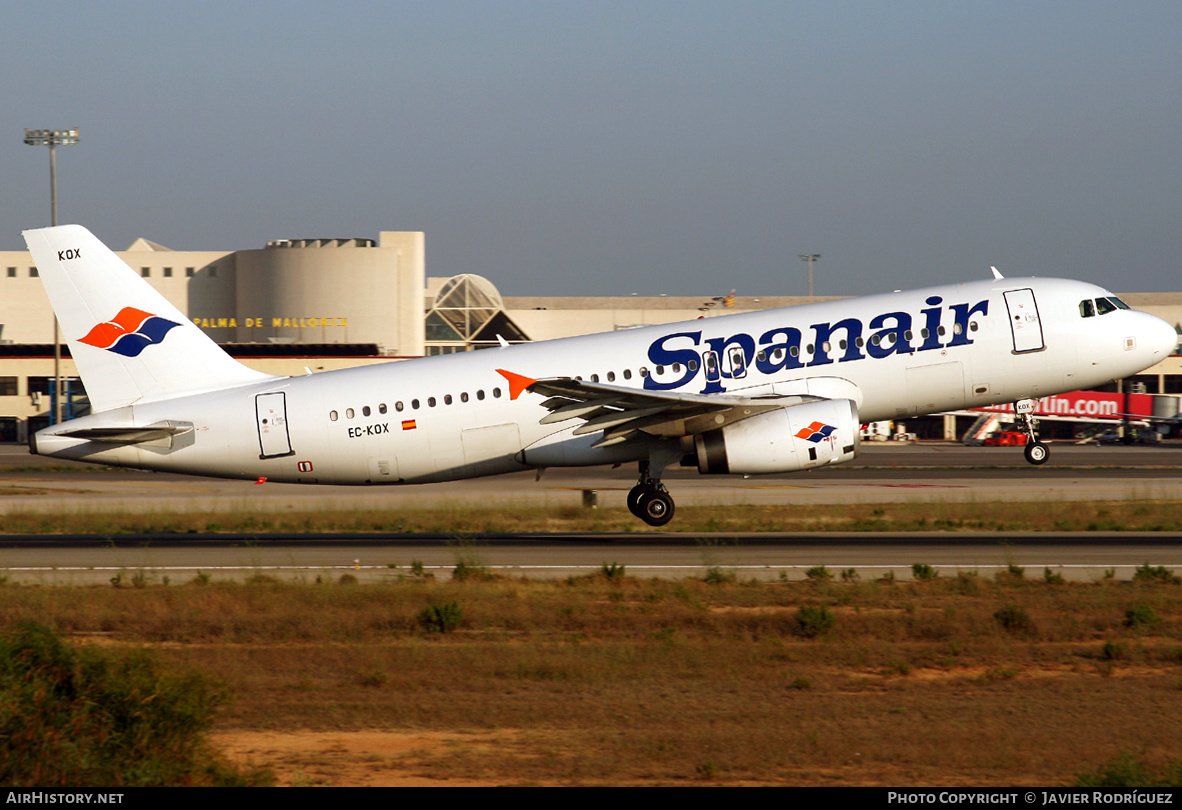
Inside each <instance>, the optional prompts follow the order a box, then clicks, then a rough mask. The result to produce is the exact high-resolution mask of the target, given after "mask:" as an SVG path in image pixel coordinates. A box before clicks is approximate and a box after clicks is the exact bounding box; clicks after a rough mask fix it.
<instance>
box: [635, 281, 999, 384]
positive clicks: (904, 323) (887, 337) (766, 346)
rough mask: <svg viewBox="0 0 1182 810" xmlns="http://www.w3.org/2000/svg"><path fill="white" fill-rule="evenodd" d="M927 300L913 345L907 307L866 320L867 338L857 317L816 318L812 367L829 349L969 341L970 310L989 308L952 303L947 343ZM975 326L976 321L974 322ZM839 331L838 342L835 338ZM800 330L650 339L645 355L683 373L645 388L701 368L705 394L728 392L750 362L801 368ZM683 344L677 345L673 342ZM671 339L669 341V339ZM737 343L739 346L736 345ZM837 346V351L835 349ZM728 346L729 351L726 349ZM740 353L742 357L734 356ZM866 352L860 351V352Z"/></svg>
mask: <svg viewBox="0 0 1182 810" xmlns="http://www.w3.org/2000/svg"><path fill="white" fill-rule="evenodd" d="M924 303H925V304H926V305H927V307H926V308H925V309H921V310H920V313H921V315H922V316H923V331H922V332H921V333H920V335H919V339H920V340H921V341H922V343H919V345H918V348H916V342H915V339H916V335H914V334H913V333H912V316H911V314H910V313H907V312H884V313H883V314H881V315H876V316H875V317H874V318H872V319H871V320H870V323H869V325H868V326H867V327H865V329H866V330H867V331H869V332H870V337H869V339H867V340H865V341H863V339H862V333H863V330H864V327H863V323H862V321H861V320H859V319H857V318H845V319H843V320H840V321H836V322H834V323H815V324H812V325H811V326H810V327H809V328H810V329H812V330H813V335H814V338H815V344H810V345H809V351H810V353H811V354H812V358H811V360H810V362H809V363H808V364H807V365H808V366H809V367H812V366H824V365H830V364H832V363H833V362H834V358H833V357H831V356H830V355H831V354H834V355H835V354H836V352H837V351H840V352H841V355H840V356H839V357H837V362H839V363H848V362H851V361H854V360H864V359H866V357H867V356H869V357H871V358H874V359H882V358H885V357H890V356H891V355H893V354H910V353H912V352H915V351H921V352H923V351H931V350H933V349H940V348H948V347H952V346H967V345H969V344H971V343H972V342H973V340H972V338H971V337H970V336H969V333H970V332H971V331H974V330H973V329H972V328H970V323H973V322H972V321H971V319H972V317H973V316H974V315H981V316H986V315H988V313H989V300H988V299H985V300H982V301H978V302H977V303H976V304H972V305H970V304H968V303H963V304H951V305H948V307H947V310H949V311H951V312H952V315H953V324H952V334H951V336H950V338H951V339H950V340H949V341H948V342H947V343H942V342H941V341H942V338H944V337H946V336H947V335H946V334H945V335H942V334H941V333H940V330H941V329H942V328H943V327H942V326H941V323H940V322H941V319H942V317H943V314H944V312H945V307H943V306H942V304H943V299H942V298H940V296H937V295H933V296H929V297H928V298H927V299H925V301H924ZM974 325H975V323H974ZM837 335H843V338H842V339H841V340H839V341H836V347H835V346H834V342H835V341H834V337H835V336H837ZM802 339H803V336H802V334H801V330H800V329H798V328H796V327H794V326H777V327H776V328H774V329H769V330H768V331H766V332H764V333H763V334H762V335H760V336H759V340H758V342H757V341H756V340H755V339H754V338H753V337H752V336H751V335H748V334H746V333H743V332H740V333H738V334H734V335H730V336H729V337H711V338H707V339H706V340H705V346H704V347H703V348H702V349H701V354H699V348H698V347H700V346H702V344H703V341H702V332H701V331H697V332H676V333H674V334H671V335H665V336H664V337H660V338H658V339H656V340H654V341H653V342H652V343H651V344H650V345H649V349H648V359H649V361H651V362H652V363H653V364H654V365H657V366H666V367H678V366H679V365H680V367H682V368H684V369H685V372H684V373H683V374H682V375H681V376H680V378H679V379H677V380H674V381H672V382H662V381H659V380H657V379H655V378H654V376H653V375H651V374H650V375H648V376H646V377H645V380H644V387H645V388H646V389H648V390H650V391H668V390H672V389H675V388H681V387H682V386H684V385H686V384H687V383H689V382H690V381H691V380H693V379H694V378H695V377H697V375H698V372H699V371H701V372H702V376H703V378H704V380H705V385H704V387H703V388H702V391H701V393H703V394H716V393H722V392H723V391H726V390H727V389H726V387H725V386H724V385H723V380H724V379H737V378H740V377H743V376H745V374H746V370H747V368H748V367H749V366H750V365H752V364H754V366H755V368H756V369H758V370H759V372H760V373H761V374H766V375H774V374H776V373H778V372H780V371H784V370H792V369H799V368H804V367H805V365H806V364H805V363H804V362H803V361H802V360H801V359H800V353H801V342H802ZM678 342H680V343H681V346H680V347H678V346H677V343H678ZM671 343H672V344H673V346H670V345H669V344H671ZM736 347H737V350H736ZM835 348H836V351H835ZM728 350H729V353H728ZM740 352H741V354H742V357H741V358H740V357H738V356H737V355H738V354H739V353H740ZM863 352H864V353H863Z"/></svg>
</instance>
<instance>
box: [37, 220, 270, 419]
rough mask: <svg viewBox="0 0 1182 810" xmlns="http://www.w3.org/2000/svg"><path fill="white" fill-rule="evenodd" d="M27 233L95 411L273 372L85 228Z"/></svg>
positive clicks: (251, 379) (262, 377) (256, 378)
mask: <svg viewBox="0 0 1182 810" xmlns="http://www.w3.org/2000/svg"><path fill="white" fill-rule="evenodd" d="M24 237H25V242H26V244H28V246H29V251H30V252H31V253H32V255H33V261H34V262H35V263H36V265H37V269H38V271H39V272H40V275H41V280H42V282H43V283H44V285H45V289H46V292H47V293H48V294H49V300H50V303H51V304H52V305H53V309H54V312H56V313H57V317H58V321H59V322H60V324H61V330H62V335H63V336H64V338H65V340H66V342H67V343H68V345H69V347H70V353H71V354H72V355H73V357H74V362H75V364H76V365H77V367H78V373H79V375H81V377H82V383H83V385H85V387H86V392H87V395H88V396H89V397H90V402H91V406H92V408H93V409H94V410H95V411H106V410H110V409H112V408H118V407H122V406H125V405H131V404H133V403H137V402H152V401H157V400H162V399H171V398H172V397H176V396H182V395H186V394H195V393H200V392H202V391H211V390H215V389H219V388H228V387H231V386H237V385H245V384H248V383H252V382H259V381H262V380H266V379H271V377H270V375H267V374H263V373H262V372H258V371H254V370H253V369H249V368H247V367H246V366H244V365H242V364H241V363H239V362H238V361H236V360H234V359H233V358H232V357H230V356H229V355H228V354H226V353H225V352H224V351H222V349H221V348H220V347H219V346H218V345H217V344H216V343H214V342H213V340H212V339H210V337H209V336H208V335H206V334H205V333H204V332H202V331H201V330H200V329H198V328H197V326H195V325H194V324H193V322H192V321H190V320H189V319H188V318H187V317H185V315H183V314H182V313H181V312H180V310H178V309H177V308H176V307H174V306H173V305H172V304H171V303H169V302H168V300H167V299H165V297H164V296H163V295H161V294H160V293H159V292H157V291H156V290H155V289H154V288H153V287H152V286H151V285H150V284H149V283H148V282H147V281H145V280H144V279H143V278H141V277H140V276H139V275H138V274H137V273H136V272H135V271H134V270H132V269H131V268H130V267H128V266H127V264H126V263H124V262H123V261H122V260H120V258H119V257H118V256H116V255H115V254H114V253H112V252H111V251H110V250H109V249H108V248H107V247H106V246H105V245H104V244H103V243H102V242H100V241H99V240H98V239H97V238H96V237H95V236H94V234H92V233H91V232H90V231H88V230H87V229H86V228H83V227H82V226H80V225H61V226H58V227H55V228H39V229H36V230H29V231H25V232H24Z"/></svg>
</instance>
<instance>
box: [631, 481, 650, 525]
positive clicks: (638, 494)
mask: <svg viewBox="0 0 1182 810" xmlns="http://www.w3.org/2000/svg"><path fill="white" fill-rule="evenodd" d="M646 492H648V487H646V486H645V485H644V484H637V485H636V486H634V487H632V489H631V490H629V491H628V511H629V512H631V513H632V514H633V515H635V516H636V517H638V518H643V517H644V516H643V515H641V514H640V499H641V498H643V497H644V493H646Z"/></svg>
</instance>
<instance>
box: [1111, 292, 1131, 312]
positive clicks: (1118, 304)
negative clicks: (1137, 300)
mask: <svg viewBox="0 0 1182 810" xmlns="http://www.w3.org/2000/svg"><path fill="white" fill-rule="evenodd" d="M1108 300H1109V301H1111V302H1112V303H1114V304H1116V308H1117V309H1128V308H1129V305H1128V304H1126V303H1125V302H1124V301H1122V300H1120V299H1119V298H1117V297H1116V296H1115V295H1110V296H1108Z"/></svg>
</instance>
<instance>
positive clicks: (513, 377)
mask: <svg viewBox="0 0 1182 810" xmlns="http://www.w3.org/2000/svg"><path fill="white" fill-rule="evenodd" d="M497 374H500V375H501V376H502V377H504V378H505V379H506V380H507V381H508V382H509V399H517V398H518V397H519V396H521V392H522V391H524V390H525V389H527V388H529V387H530V386H531V385H533V384H534V383H536V382H537V380H535V379H532V378H530V377H523V376H522V375H520V374H514V373H513V372H512V371H505V369H503V368H498V369H497Z"/></svg>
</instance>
